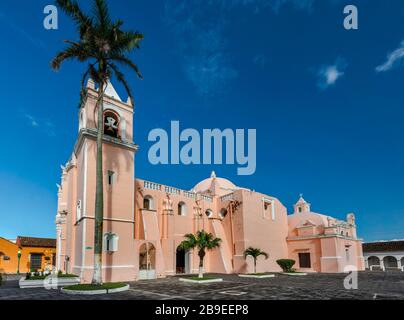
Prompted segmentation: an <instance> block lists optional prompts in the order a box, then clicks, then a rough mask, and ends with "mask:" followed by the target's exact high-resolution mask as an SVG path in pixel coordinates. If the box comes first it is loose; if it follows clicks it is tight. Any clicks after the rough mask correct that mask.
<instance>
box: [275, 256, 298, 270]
mask: <svg viewBox="0 0 404 320" xmlns="http://www.w3.org/2000/svg"><path fill="white" fill-rule="evenodd" d="M276 263H277V264H278V265H279V266H280V267H281V268H282V270H283V272H289V273H290V272H294V271H295V270H294V269H293V266H294V265H295V263H296V261H295V260H292V259H279V260H276Z"/></svg>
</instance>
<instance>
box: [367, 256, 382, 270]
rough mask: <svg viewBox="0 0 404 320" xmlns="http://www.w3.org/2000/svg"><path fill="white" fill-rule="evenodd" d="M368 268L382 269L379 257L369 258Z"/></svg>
mask: <svg viewBox="0 0 404 320" xmlns="http://www.w3.org/2000/svg"><path fill="white" fill-rule="evenodd" d="M368 266H369V269H371V270H372V269H373V268H372V266H374V267H380V259H379V258H378V257H375V256H371V257H369V258H368Z"/></svg>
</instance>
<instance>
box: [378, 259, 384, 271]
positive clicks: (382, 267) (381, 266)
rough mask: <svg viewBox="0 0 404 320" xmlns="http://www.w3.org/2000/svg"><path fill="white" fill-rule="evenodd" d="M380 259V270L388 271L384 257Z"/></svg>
mask: <svg viewBox="0 0 404 320" xmlns="http://www.w3.org/2000/svg"><path fill="white" fill-rule="evenodd" d="M378 258H379V260H380V268H381V269H382V270H383V271H386V269H385V268H384V261H383V259H384V257H379V256H378Z"/></svg>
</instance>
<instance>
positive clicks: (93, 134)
mask: <svg viewBox="0 0 404 320" xmlns="http://www.w3.org/2000/svg"><path fill="white" fill-rule="evenodd" d="M97 132H98V131H97V130H96V129H90V128H84V129H81V130H80V132H79V136H78V138H77V141H76V144H75V146H74V153H75V154H76V155H77V154H78V153H79V151H80V150H81V147H82V146H83V142H84V139H85V138H89V139H93V140H97ZM103 142H104V143H108V144H113V145H117V146H120V147H122V148H124V149H127V150H130V151H133V152H137V150H138V149H139V146H138V145H137V144H134V143H132V142H128V141H123V140H121V139H117V138H114V137H111V136H108V135H105V134H104V136H103Z"/></svg>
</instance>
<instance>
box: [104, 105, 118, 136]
mask: <svg viewBox="0 0 404 320" xmlns="http://www.w3.org/2000/svg"><path fill="white" fill-rule="evenodd" d="M118 128H119V116H118V115H117V114H116V113H115V112H113V111H111V110H106V111H105V112H104V134H106V135H108V136H111V137H114V138H120V137H119V132H118V131H119V130H118Z"/></svg>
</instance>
